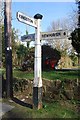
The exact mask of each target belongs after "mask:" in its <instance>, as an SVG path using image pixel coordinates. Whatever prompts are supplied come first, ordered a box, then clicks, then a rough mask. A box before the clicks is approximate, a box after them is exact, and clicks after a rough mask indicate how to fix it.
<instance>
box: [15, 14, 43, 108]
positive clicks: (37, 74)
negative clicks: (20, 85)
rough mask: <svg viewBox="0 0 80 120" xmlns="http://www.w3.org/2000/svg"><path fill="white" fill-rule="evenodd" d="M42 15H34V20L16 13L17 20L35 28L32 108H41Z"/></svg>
mask: <svg viewBox="0 0 80 120" xmlns="http://www.w3.org/2000/svg"><path fill="white" fill-rule="evenodd" d="M42 17H43V16H42V15H40V14H36V15H35V16H34V18H31V17H29V16H26V15H24V14H23V13H21V12H17V19H18V20H19V21H20V22H22V23H25V24H28V25H30V26H32V27H35V32H36V33H35V61H34V82H33V107H34V108H37V109H40V108H42V78H41V43H40V21H41V19H42Z"/></svg>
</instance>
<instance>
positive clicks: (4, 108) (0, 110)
mask: <svg viewBox="0 0 80 120" xmlns="http://www.w3.org/2000/svg"><path fill="white" fill-rule="evenodd" d="M13 108H14V106H11V105H8V104H6V103H2V102H0V120H1V118H2V116H3V115H4V114H5V113H6V112H8V111H10V110H12V109H13Z"/></svg>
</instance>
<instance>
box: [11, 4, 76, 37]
mask: <svg viewBox="0 0 80 120" xmlns="http://www.w3.org/2000/svg"><path fill="white" fill-rule="evenodd" d="M76 7H77V5H76V4H75V2H12V27H14V28H15V29H18V30H19V33H20V35H25V33H26V32H25V31H26V29H27V30H28V32H29V34H31V33H34V32H35V29H34V28H33V27H31V26H29V25H26V24H24V23H21V22H19V21H18V20H17V17H16V13H17V12H18V11H20V12H22V13H24V14H25V15H27V16H30V17H34V15H35V14H37V13H39V14H42V15H43V18H42V21H41V31H42V32H46V31H47V30H48V27H49V26H50V25H51V23H52V21H56V20H58V19H64V18H67V17H68V16H69V15H70V14H72V11H73V10H75V9H76Z"/></svg>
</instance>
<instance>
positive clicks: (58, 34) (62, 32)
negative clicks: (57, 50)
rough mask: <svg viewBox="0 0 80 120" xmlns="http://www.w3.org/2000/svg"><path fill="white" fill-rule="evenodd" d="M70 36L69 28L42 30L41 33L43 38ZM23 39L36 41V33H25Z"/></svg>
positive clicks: (51, 38)
mask: <svg viewBox="0 0 80 120" xmlns="http://www.w3.org/2000/svg"><path fill="white" fill-rule="evenodd" d="M67 37H69V36H68V31H67V30H56V31H53V32H41V33H40V39H41V40H53V39H64V38H67ZM21 40H22V41H25V40H26V41H28V40H32V41H35V34H34V33H33V34H29V35H24V36H22V37H21Z"/></svg>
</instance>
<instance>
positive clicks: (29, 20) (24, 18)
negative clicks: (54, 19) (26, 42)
mask: <svg viewBox="0 0 80 120" xmlns="http://www.w3.org/2000/svg"><path fill="white" fill-rule="evenodd" d="M19 17H20V18H21V19H23V20H26V21H28V22H31V23H33V20H31V19H30V18H27V17H26V16H23V15H19Z"/></svg>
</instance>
